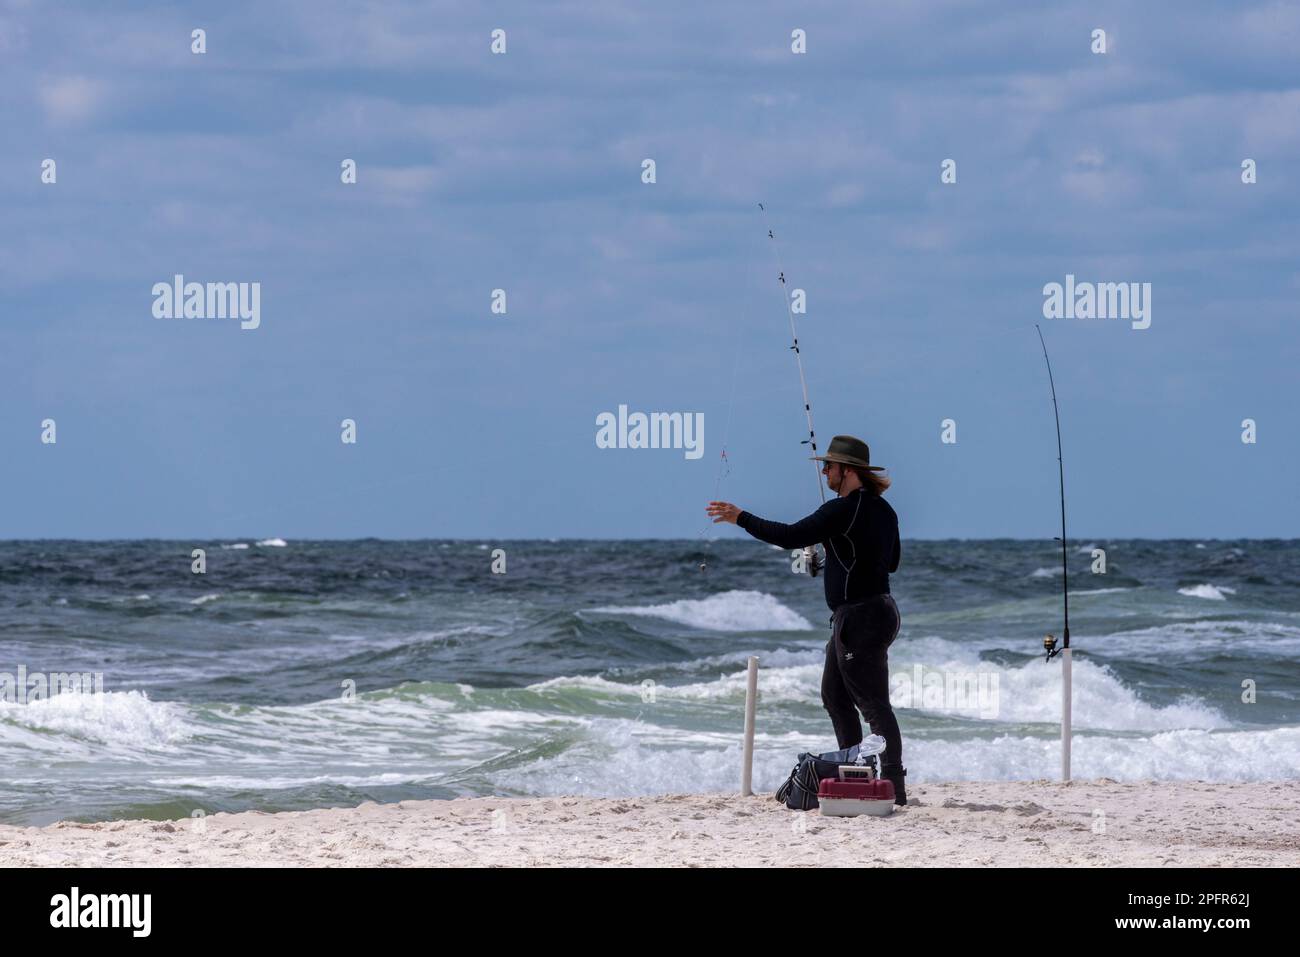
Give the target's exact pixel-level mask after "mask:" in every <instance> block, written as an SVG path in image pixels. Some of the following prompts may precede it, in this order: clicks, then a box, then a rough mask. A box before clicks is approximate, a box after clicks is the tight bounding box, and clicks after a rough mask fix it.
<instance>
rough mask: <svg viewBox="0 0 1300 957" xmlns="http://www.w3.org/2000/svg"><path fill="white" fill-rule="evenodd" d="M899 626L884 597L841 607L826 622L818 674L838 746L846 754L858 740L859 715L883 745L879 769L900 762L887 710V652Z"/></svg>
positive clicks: (895, 725) (890, 713) (890, 600)
mask: <svg viewBox="0 0 1300 957" xmlns="http://www.w3.org/2000/svg"><path fill="white" fill-rule="evenodd" d="M900 624H901V621H900V619H899V616H898V606H897V605H896V604H894V599H893V598H892V597H891V596H889V595H874V596H872V597H871V598H867V599H864V600H863V601H860V602H853V603H852V604H847V605H841V606H840V607H839V608H837V609H835V614H834V615H832V616H831V640H830V641H829V642H827V643H826V667H825V669H824V670H823V671H822V705H823V706H824V707H825V708H826V710H827V712H829V713H830V716H831V724H833V725H834V726H835V739H836V740H837V741H838V742H839V746H840V747H841V748H851V747H852V746H853V745H855V744H857V743H858V742H860V741H861V740H862V722H860V721H859V720H858V712H859V711H861V712H862V717H864V718H866V719H867V724H869V725H870V726H871V733H872V734H878V735H880V736H881V737H882V738H884V739H885V753H884V754H882V755H881V763H882V764H887V765H893V764H901V763H902V760H903V738H902V735H900V734H899V731H898V719H897V718H895V717H894V709H893V707H891V706H890V704H889V646H890V645H891V644H893V643H894V639H895V638H896V637H898V628H899V625H900Z"/></svg>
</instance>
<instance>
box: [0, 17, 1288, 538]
mask: <svg viewBox="0 0 1300 957" xmlns="http://www.w3.org/2000/svg"><path fill="white" fill-rule="evenodd" d="M196 28H202V29H204V30H205V31H206V43H207V52H206V53H204V54H202V55H196V54H194V53H192V52H191V42H192V41H191V34H192V31H193V30H195V29H196ZM498 28H499V29H502V30H504V31H505V36H506V51H507V52H506V53H505V54H504V55H494V54H493V53H492V50H491V34H492V31H493V30H494V29H498ZM1098 28H1100V29H1104V30H1105V31H1106V38H1107V45H1108V50H1107V52H1106V53H1105V54H1104V55H1098V54H1094V53H1093V52H1092V51H1091V46H1092V43H1093V41H1092V32H1093V31H1094V30H1095V29H1098ZM796 29H801V30H803V31H805V32H806V37H807V52H806V53H805V54H795V53H792V51H791V33H792V31H793V30H796ZM1298 49H1300V7H1297V5H1295V4H1282V3H1272V2H1264V3H1249V2H1247V3H1234V4H1226V3H1222V4H1221V3H1196V2H1189V3H1177V4H1174V3H1165V4H1161V3H1153V4H1141V5H1134V4H1129V3H1095V2H1090V3H1086V4H1085V3H1061V4H1052V5H1050V6H1049V5H1039V4H1023V3H1014V2H1008V3H980V4H975V3H943V2H938V3H926V4H857V3H844V2H836V3H806V4H789V3H772V2H756V0H746V2H743V3H739V2H737V3H710V4H700V3H678V2H661V3H655V4H635V5H634V4H622V3H620V4H611V3H598V2H590V3H587V2H556V3H546V2H528V3H482V2H476V3H469V2H465V3H406V2H394V0H384V2H373V3H363V2H337V3H331V2H316V0H312V2H307V0H303V2H276V3H265V2H263V3H251V2H230V3H221V4H193V5H189V6H187V5H184V4H169V3H149V2H137V3H131V4H129V5H120V6H119V7H118V8H115V9H114V11H113V12H112V13H109V12H107V10H106V8H105V7H104V5H103V4H101V3H98V2H82V3H77V2H64V3H41V2H15V0H0V77H2V78H3V83H2V84H0V111H2V114H3V129H4V135H3V138H0V210H3V221H2V223H0V463H2V464H3V483H4V489H5V495H4V499H3V501H4V508H3V509H0V537H4V538H42V537H78V538H80V537H84V538H101V537H180V538H185V537H190V536H194V537H199V536H202V537H217V536H222V537H243V536H259V537H266V536H272V535H278V536H283V537H285V538H293V537H299V538H302V537H322V538H324V537H359V536H371V535H373V536H379V537H393V538H414V537H468V538H489V537H493V538H524V537H642V536H652V537H696V536H698V535H700V534H701V532H702V531H704V530H705V529H706V527H707V526H706V523H705V519H704V515H703V508H704V504H705V502H706V501H707V500H708V499H709V498H711V497H713V494H714V490H715V488H718V489H720V494H721V496H722V497H723V498H726V499H729V500H731V501H735V502H737V503H739V504H740V505H742V506H744V507H747V508H750V509H752V510H754V511H756V512H758V513H759V514H762V515H765V516H768V517H772V518H782V519H794V518H796V517H798V516H799V515H801V514H803V513H805V512H806V511H809V510H810V509H811V508H812V507H813V506H814V505H815V504H816V501H817V493H816V489H815V488H814V476H813V471H812V468H811V467H810V466H809V465H808V464H807V463H806V462H805V461H803V457H804V455H805V454H806V450H805V449H804V447H802V446H801V445H800V444H799V443H800V439H801V438H803V428H804V427H803V422H802V409H801V403H800V399H799V385H798V377H797V374H796V370H795V366H794V359H793V356H792V354H791V352H790V351H789V349H788V319H787V316H786V314H785V311H784V307H783V304H782V302H781V299H780V292H779V289H778V288H777V286H776V282H775V271H776V267H775V259H774V250H773V248H772V244H771V243H769V242H768V240H767V239H766V231H765V227H764V223H763V220H762V218H761V216H762V214H761V213H760V212H759V211H758V206H757V204H758V203H759V202H760V201H761V202H764V203H765V204H766V205H767V207H768V209H769V214H770V217H771V225H772V227H773V228H774V230H775V231H776V233H777V236H778V240H779V254H780V258H781V261H782V263H783V265H784V267H785V270H786V272H787V273H788V275H789V278H790V280H791V283H792V285H794V286H798V287H800V288H803V289H805V290H806V291H807V297H808V314H807V316H806V318H804V319H803V322H802V327H801V339H802V342H803V345H804V356H805V359H806V363H807V368H808V373H809V385H810V389H811V394H812V402H813V409H814V412H815V415H816V420H817V425H818V432H819V434H820V435H821V436H823V438H825V437H829V436H830V435H832V434H834V433H837V432H849V433H854V434H857V435H860V436H862V437H864V438H866V439H867V440H868V441H869V442H870V443H871V447H872V451H873V457H874V459H875V460H876V461H877V462H879V463H881V464H883V465H886V466H888V467H890V469H891V474H892V476H893V478H894V481H895V488H894V490H893V491H891V493H890V497H891V500H892V501H893V502H894V505H895V507H896V508H897V509H898V511H899V513H900V516H901V518H902V527H903V534H904V536H905V537H925V538H947V537H1002V536H1007V537H1018V538H1019V537H1025V538H1050V537H1051V536H1052V535H1053V534H1055V529H1054V523H1055V522H1056V520H1057V513H1056V508H1057V502H1056V447H1055V435H1054V432H1053V424H1052V410H1051V403H1050V396H1049V393H1048V383H1047V377H1046V372H1045V369H1044V366H1043V361H1042V354H1041V352H1040V350H1039V345H1038V339H1037V337H1036V335H1035V333H1034V323H1035V322H1036V321H1037V322H1040V323H1042V325H1043V332H1044V335H1045V337H1046V339H1047V342H1048V346H1049V348H1050V349H1051V352H1052V359H1053V363H1054V367H1055V372H1056V382H1057V389H1058V392H1059V396H1060V400H1061V421H1062V426H1063V429H1064V440H1065V463H1066V468H1067V474H1066V483H1067V492H1068V494H1069V505H1070V519H1071V537H1075V536H1077V537H1080V538H1083V539H1089V538H1098V537H1165V536H1172V537H1192V538H1204V537H1237V536H1243V537H1244V536H1253V537H1292V536H1297V535H1300V507H1298V500H1297V480H1296V476H1297V474H1300V451H1298V450H1297V429H1296V423H1295V417H1296V415H1297V413H1298V412H1300V402H1297V399H1296V392H1297V376H1296V371H1295V370H1296V367H1297V360H1298V359H1300V349H1298V348H1297V342H1298V341H1300V337H1298V336H1297V319H1298V302H1300V229H1298V228H1297V216H1298V214H1300V198H1298V197H1300V186H1298V184H1300V66H1297V64H1298V63H1300V55H1298V53H1297V51H1298ZM647 158H649V159H653V160H654V161H655V164H656V171H657V182H656V183H654V184H653V185H646V184H644V183H642V181H641V171H642V162H643V160H645V159H647ZM46 159H53V160H54V161H55V163H56V164H57V165H56V173H57V181H56V182H55V183H52V184H51V183H43V182H42V163H43V161H44V160H46ZM345 159H353V160H355V161H356V163H357V170H358V173H357V182H356V183H355V184H354V185H345V184H344V183H342V182H341V181H340V164H341V163H342V162H343V161H344V160H345ZM946 159H952V160H954V161H955V163H956V171H957V182H956V183H955V184H944V183H941V181H940V173H941V164H942V163H943V162H944V160H946ZM1245 159H1253V160H1254V161H1255V164H1256V168H1257V176H1258V182H1257V183H1255V184H1252V185H1246V184H1243V183H1242V169H1241V164H1242V162H1243V160H1245ZM177 273H180V274H183V275H184V276H185V277H186V279H187V280H193V281H199V282H254V281H255V282H259V283H260V284H261V327H260V328H258V329H256V330H241V329H240V328H239V325H238V324H237V323H231V322H227V321H219V320H217V321H205V320H171V321H168V320H159V319H156V318H154V316H153V313H152V306H153V297H152V293H151V290H152V287H153V285H154V284H155V283H157V282H169V281H171V278H172V277H173V276H174V275H175V274H177ZM1067 274H1072V275H1075V276H1076V277H1077V278H1078V280H1079V281H1085V280H1086V281H1093V282H1139V283H1142V282H1146V283H1151V287H1152V301H1151V320H1152V321H1151V326H1150V328H1148V329H1145V330H1135V329H1133V328H1132V327H1131V324H1130V323H1128V322H1125V321H1119V320H1113V321H1101V320H1091V321H1088V320H1077V319H1075V320H1069V319H1062V320H1052V321H1048V320H1045V319H1044V318H1043V312H1042V310H1043V298H1044V297H1043V287H1044V285H1045V284H1047V283H1051V282H1063V281H1064V279H1065V276H1066V275H1067ZM498 288H500V289H504V290H505V291H506V295H507V313H506V314H505V315H494V314H493V313H492V312H491V309H490V306H491V295H492V290H494V289H498ZM620 404H624V405H627V406H628V407H629V408H630V409H632V410H642V411H647V412H649V411H665V412H671V411H683V412H686V411H698V412H703V413H704V416H705V454H704V456H703V457H702V458H700V459H698V460H691V459H688V458H686V457H685V456H684V455H683V453H682V452H681V451H680V450H671V449H669V450H636V449H622V450H620V449H600V448H597V446H596V442H595V435H596V416H597V415H598V414H599V413H601V412H604V411H614V410H616V409H617V408H618V406H619V405H620ZM345 418H351V419H354V420H355V421H356V423H357V437H358V441H357V442H356V444H355V445H345V444H344V443H342V442H341V441H340V422H341V421H342V420H343V419H345ZM1247 418H1250V419H1254V420H1255V421H1256V423H1257V429H1258V441H1257V442H1256V443H1254V444H1245V443H1243V442H1242V440H1241V436H1242V421H1243V420H1244V419H1247ZM46 419H53V420H55V422H56V423H57V443H56V444H54V445H48V444H42V442H41V423H42V421H43V420H46ZM945 419H952V420H954V421H955V422H956V428H957V431H956V436H957V441H956V442H955V443H953V444H945V443H943V442H942V441H941V423H942V422H943V420H945ZM724 439H725V447H726V451H727V457H728V459H729V461H730V468H729V471H727V472H725V473H721V472H720V468H719V452H720V451H721V449H722V448H723V443H724ZM726 534H740V533H737V532H735V530H734V529H727V530H726Z"/></svg>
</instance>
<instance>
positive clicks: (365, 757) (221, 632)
mask: <svg viewBox="0 0 1300 957" xmlns="http://www.w3.org/2000/svg"><path fill="white" fill-rule="evenodd" d="M1296 546H1297V543H1296V542H1295V541H1261V540H1243V541H1210V540H1206V541H1150V540H1141V541H1125V540H1100V539H1099V540H1096V541H1084V540H1080V541H1077V542H1071V544H1070V549H1069V552H1070V557H1069V561H1070V581H1071V606H1070V607H1071V621H1070V623H1071V633H1072V641H1071V645H1072V648H1073V650H1074V728H1075V736H1074V752H1073V767H1074V775H1075V777H1078V778H1098V777H1108V778H1114V779H1117V780H1121V781H1129V780H1141V779H1162V780H1184V779H1204V780H1220V781H1250V780H1262V779H1290V780H1295V779H1297V778H1300V557H1297V556H1298V554H1300V552H1298V551H1297V547H1296ZM196 547H201V548H204V549H205V550H206V553H207V568H206V572H205V573H204V574H194V573H193V572H192V571H191V562H192V558H191V551H192V549H194V548H196ZM1094 548H1102V549H1104V550H1105V552H1106V561H1107V568H1106V572H1105V574H1095V573H1093V571H1092V566H1093V557H1092V551H1093V549H1094ZM496 549H501V550H502V551H503V553H504V561H505V571H504V573H503V574H498V573H494V571H493V562H494V557H495V558H496V559H497V560H498V561H497V566H498V569H499V568H500V561H499V559H500V558H501V554H500V553H496V552H495V550H496ZM702 562H703V563H704V564H705V566H706V567H705V568H704V569H701V567H700V566H701V563H702ZM893 582H894V584H893V591H894V594H895V596H896V598H897V599H898V604H899V607H900V609H901V611H902V615H903V625H902V631H901V633H900V634H899V636H898V639H897V640H896V641H895V643H894V645H893V647H892V649H891V651H890V671H891V676H892V681H891V688H892V690H893V697H894V701H895V707H896V709H897V711H898V715H899V720H900V724H901V727H902V732H903V743H904V763H905V764H906V765H907V767H908V769H909V773H908V782H909V785H912V786H915V785H917V784H923V783H924V782H926V781H941V780H942V781H960V780H991V779H1007V780H1021V779H1035V778H1055V777H1056V776H1057V775H1058V774H1059V766H1060V744H1059V726H1058V724H1057V721H1058V720H1059V707H1060V673H1061V671H1060V667H1059V659H1057V660H1056V661H1053V662H1050V663H1048V662H1045V661H1044V655H1043V652H1042V639H1043V636H1044V634H1046V633H1048V632H1051V633H1054V634H1056V635H1058V637H1059V635H1060V622H1061V587H1060V586H1061V576H1060V549H1059V545H1057V544H1056V543H1054V542H1050V541H1044V542H1025V541H1010V540H996V541H924V542H922V541H905V542H904V543H903V560H902V566H901V568H900V570H899V573H898V574H897V575H895V576H894V579H893ZM828 614H829V613H828V611H827V609H826V607H825V604H824V601H823V598H822V588H821V582H820V580H816V581H814V580H811V579H809V578H808V577H807V576H801V575H795V574H793V573H792V572H791V571H790V561H789V555H788V553H786V552H783V551H780V550H777V549H774V548H772V547H770V546H767V545H764V544H762V543H758V542H754V541H748V540H740V539H719V540H715V541H706V540H704V539H703V538H701V539H700V540H698V541H643V540H641V541H513V542H512V541H492V542H474V541H469V542H466V541H379V540H361V541H339V542H325V541H301V542H300V541H289V542H284V541H282V540H280V539H267V540H260V541H259V540H258V539H256V538H247V539H242V540H241V539H230V540H226V541H224V542H166V541H128V542H76V541H38V542H5V543H0V685H4V690H5V692H6V693H5V695H4V696H3V697H4V699H5V700H0V761H3V766H4V767H5V769H6V774H5V775H4V779H3V782H0V821H4V822H7V823H21V824H44V823H48V822H51V821H55V820H60V819H71V820H81V821H92V820H108V819H121V818H141V817H143V818H152V819H164V818H176V817H185V816H189V815H191V814H195V813H207V814H210V813H213V812H215V811H241V810H249V809H258V810H263V811H282V810H300V809H307V808H315V807H329V806H350V805H356V804H359V803H361V802H363V801H367V800H370V801H379V802H390V801H399V800H405V799H411V798H450V797H455V796H460V795H540V796H545V795H559V794H580V795H601V796H628V795H648V794H658V793H668V792H701V791H718V790H731V789H734V788H737V787H738V784H739V777H740V760H741V732H742V728H743V706H744V694H745V661H746V658H747V656H749V655H757V656H758V657H759V659H760V675H759V691H760V696H759V704H758V719H757V737H756V745H755V758H754V761H755V766H754V786H755V789H756V790H758V791H772V790H774V789H775V788H776V787H777V786H778V785H779V783H780V782H781V781H782V780H784V778H785V776H786V775H787V774H788V773H789V771H790V769H791V767H792V765H793V764H794V760H795V755H796V754H797V753H798V752H800V751H806V750H815V751H825V750H831V749H834V748H835V747H836V742H835V739H834V736H833V734H832V733H831V727H830V722H829V719H828V718H827V716H826V714H825V712H824V711H823V710H822V708H821V703H820V694H819V684H820V675H821V666H822V659H823V648H824V646H825V643H826V639H827V634H828V627H827V618H828ZM20 670H21V671H22V672H25V680H24V681H23V682H21V683H20V682H19V681H18V677H19V674H20ZM66 673H79V674H91V675H102V693H99V694H95V693H75V692H65V693H62V694H58V695H49V694H45V695H39V694H33V688H39V684H40V681H41V678H40V677H37V678H33V676H46V675H55V674H66ZM5 676H8V682H7V683H5ZM34 682H35V684H34Z"/></svg>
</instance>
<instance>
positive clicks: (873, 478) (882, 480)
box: [845, 466, 891, 495]
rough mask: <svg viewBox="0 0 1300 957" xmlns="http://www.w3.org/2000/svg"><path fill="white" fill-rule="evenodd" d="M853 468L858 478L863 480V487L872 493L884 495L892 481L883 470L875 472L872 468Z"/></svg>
mask: <svg viewBox="0 0 1300 957" xmlns="http://www.w3.org/2000/svg"><path fill="white" fill-rule="evenodd" d="M845 468H852V469H853V471H854V473H855V474H856V475H857V476H858V479H859V480H860V481H861V482H862V487H863V488H865V489H866V490H867V492H868V493H869V494H871V495H884V494H885V489H887V488H889V486H890V484H891V483H890V481H889V479H888V478H887V477H886V476H885V474H884V473H883V472H873V471H871V469H860V468H854V467H853V466H845Z"/></svg>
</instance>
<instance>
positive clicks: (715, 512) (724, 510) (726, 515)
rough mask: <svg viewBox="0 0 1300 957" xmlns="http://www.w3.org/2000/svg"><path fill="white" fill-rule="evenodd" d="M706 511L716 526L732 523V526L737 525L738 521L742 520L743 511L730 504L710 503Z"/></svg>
mask: <svg viewBox="0 0 1300 957" xmlns="http://www.w3.org/2000/svg"><path fill="white" fill-rule="evenodd" d="M705 511H706V512H708V513H709V516H710V517H711V518H712V519H713V524H714V525H717V524H718V523H719V522H730V523H731V524H732V525H735V524H736V519H738V518H740V513H741V512H742V511H743V509H741V508H740V507H739V506H737V505H732V504H731V503H730V502H710V503H709V507H708V508H706V509H705Z"/></svg>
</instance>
